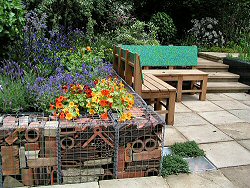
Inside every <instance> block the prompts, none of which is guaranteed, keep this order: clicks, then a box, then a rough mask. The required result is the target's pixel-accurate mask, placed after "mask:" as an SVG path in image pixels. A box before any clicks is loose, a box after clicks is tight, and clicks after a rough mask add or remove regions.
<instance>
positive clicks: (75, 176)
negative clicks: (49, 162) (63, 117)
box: [59, 116, 115, 184]
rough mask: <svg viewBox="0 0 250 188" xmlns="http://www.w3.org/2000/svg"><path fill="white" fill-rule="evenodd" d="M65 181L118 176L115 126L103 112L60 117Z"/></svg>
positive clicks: (75, 181)
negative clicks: (67, 119)
mask: <svg viewBox="0 0 250 188" xmlns="http://www.w3.org/2000/svg"><path fill="white" fill-rule="evenodd" d="M59 130H60V131H59V132H60V147H61V162H60V164H61V169H62V170H61V171H62V174H61V175H62V183H64V184H67V183H84V182H90V181H98V180H103V179H112V178H114V151H115V128H114V123H113V121H112V120H101V119H100V117H99V116H91V117H88V116H86V117H82V118H80V119H78V120H77V121H74V122H68V121H60V126H59Z"/></svg>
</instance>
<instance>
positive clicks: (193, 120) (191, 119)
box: [174, 112, 209, 126]
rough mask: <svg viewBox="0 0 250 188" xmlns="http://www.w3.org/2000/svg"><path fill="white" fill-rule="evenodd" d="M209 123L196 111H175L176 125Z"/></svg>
mask: <svg viewBox="0 0 250 188" xmlns="http://www.w3.org/2000/svg"><path fill="white" fill-rule="evenodd" d="M205 124H209V123H208V122H207V121H206V120H204V119H203V118H202V117H201V116H199V115H198V114H196V113H193V112H192V113H175V123H174V126H189V125H205Z"/></svg>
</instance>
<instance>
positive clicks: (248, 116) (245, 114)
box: [229, 109, 250, 122]
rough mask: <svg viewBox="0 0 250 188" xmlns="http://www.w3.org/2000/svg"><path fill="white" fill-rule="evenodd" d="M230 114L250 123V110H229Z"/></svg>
mask: <svg viewBox="0 0 250 188" xmlns="http://www.w3.org/2000/svg"><path fill="white" fill-rule="evenodd" d="M229 112H230V113H232V114H234V115H235V116H237V117H239V118H240V119H242V120H244V121H246V122H250V109H249V110H229Z"/></svg>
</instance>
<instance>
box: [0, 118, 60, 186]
mask: <svg viewBox="0 0 250 188" xmlns="http://www.w3.org/2000/svg"><path fill="white" fill-rule="evenodd" d="M2 119H3V120H2V121H1V125H0V151H1V163H0V165H1V172H0V176H1V177H0V179H1V181H2V183H3V184H2V186H3V187H17V186H19V187H20V186H38V185H53V184H57V183H58V153H57V151H58V148H57V147H58V137H57V130H58V122H57V121H54V120H51V119H49V118H48V117H44V116H43V115H35V114H33V115H19V116H15V115H5V116H2ZM2 186H0V187H2Z"/></svg>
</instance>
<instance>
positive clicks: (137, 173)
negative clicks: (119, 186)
mask: <svg viewBox="0 0 250 188" xmlns="http://www.w3.org/2000/svg"><path fill="white" fill-rule="evenodd" d="M144 176H145V172H144V171H135V172H118V175H117V177H118V179H123V178H137V177H144Z"/></svg>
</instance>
